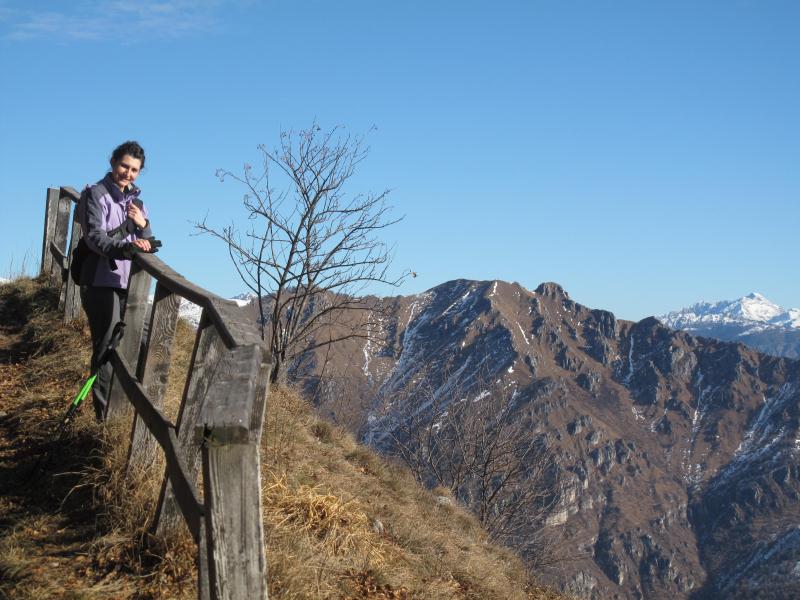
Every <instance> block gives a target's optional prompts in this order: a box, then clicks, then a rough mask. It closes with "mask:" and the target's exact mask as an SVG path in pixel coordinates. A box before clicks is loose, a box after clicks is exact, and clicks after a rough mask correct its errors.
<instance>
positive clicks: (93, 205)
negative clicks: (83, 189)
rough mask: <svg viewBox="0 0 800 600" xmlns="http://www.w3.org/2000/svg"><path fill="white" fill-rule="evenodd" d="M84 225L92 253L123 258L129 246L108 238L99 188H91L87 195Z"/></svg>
mask: <svg viewBox="0 0 800 600" xmlns="http://www.w3.org/2000/svg"><path fill="white" fill-rule="evenodd" d="M84 214H85V223H84V227H85V230H84V234H83V235H84V238H85V239H86V244H87V245H88V246H89V249H90V250H91V251H92V252H95V253H97V254H100V255H102V256H105V257H107V258H123V254H122V250H123V249H124V248H125V247H126V246H127V245H128V242H126V241H125V240H118V239H114V238H110V237H108V233H107V232H106V229H105V227H104V226H103V224H104V222H105V219H104V218H103V216H104V215H103V204H102V203H101V202H100V193H99V191H98V190H97V187H93V188H91V190H90V191H89V193H88V194H86V212H85V213H84Z"/></svg>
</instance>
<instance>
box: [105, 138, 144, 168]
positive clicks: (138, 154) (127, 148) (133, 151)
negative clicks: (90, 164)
mask: <svg viewBox="0 0 800 600" xmlns="http://www.w3.org/2000/svg"><path fill="white" fill-rule="evenodd" d="M126 154H128V155H130V156H131V157H132V158H138V159H139V160H140V161H142V169H144V148H142V147H141V146H140V145H139V142H134V141H133V140H129V141H127V142H125V143H123V144H120V145H119V146H117V147H116V148H114V152H112V153H111V162H112V163H115V162H117V161H118V160H119V159H121V158H122V157H123V156H125V155H126Z"/></svg>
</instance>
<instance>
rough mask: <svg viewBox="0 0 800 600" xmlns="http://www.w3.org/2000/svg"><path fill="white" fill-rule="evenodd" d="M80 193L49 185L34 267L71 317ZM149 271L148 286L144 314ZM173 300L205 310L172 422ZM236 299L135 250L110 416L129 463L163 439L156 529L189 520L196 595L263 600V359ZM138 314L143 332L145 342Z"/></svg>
mask: <svg viewBox="0 0 800 600" xmlns="http://www.w3.org/2000/svg"><path fill="white" fill-rule="evenodd" d="M79 197H80V194H78V192H76V191H75V190H74V189H73V188H70V187H62V188H60V189H55V188H50V189H48V190H47V201H46V212H45V226H44V242H43V245H42V273H45V274H49V276H50V281H51V283H52V285H54V286H60V289H61V296H60V307H61V308H63V310H64V316H65V319H66V320H67V321H70V320H72V319H74V318H76V317H77V316H78V315H79V314H80V312H81V301H80V290H79V289H78V287H77V286H76V285H74V284H73V283H72V280H71V279H70V278H69V276H68V269H69V257H70V256H71V254H72V249H73V248H74V247H75V245H76V244H77V243H78V240H79V239H80V237H81V226H80V223H79V222H78V221H77V218H76V216H75V213H76V212H77V211H74V210H72V206H73V204H77V202H78V200H79ZM71 215H72V216H71ZM70 224H71V229H72V235H71V237H70V240H69V246H67V239H68V233H69V229H70ZM152 278H155V279H156V289H155V296H154V300H153V304H152V308H151V309H150V311H149V312H148V305H149V303H148V295H149V292H150V288H151V284H152ZM180 298H186V299H187V300H190V301H191V302H194V303H195V304H198V305H199V306H201V307H202V309H203V310H202V317H201V319H200V324H199V326H198V329H197V336H196V338H195V344H194V351H193V353H192V360H191V365H190V367H189V372H188V374H187V378H186V383H185V386H184V393H183V398H182V401H181V407H180V412H179V415H178V419H177V422H176V423H174V424H173V423H171V422H170V421H169V420H168V419H167V418H166V417H165V416H164V415H163V414H162V412H161V408H162V407H163V395H164V390H165V389H166V383H167V374H168V372H169V365H170V352H171V348H172V340H173V338H174V336H175V328H176V324H177V320H178V308H179V304H180ZM237 308H238V307H237V306H236V304H235V303H234V302H232V301H229V300H224V299H222V298H220V297H218V296H216V295H214V294H212V293H210V292H208V291H206V290H204V289H202V288H200V287H198V286H196V285H194V284H193V283H191V282H190V281H188V280H186V279H185V278H184V277H182V276H181V275H179V274H178V273H176V272H175V271H173V270H172V269H171V268H170V267H169V266H167V265H166V264H165V263H164V262H163V261H161V260H160V259H158V258H157V257H156V256H155V255H152V254H137V255H136V256H135V258H134V260H133V262H132V264H131V276H130V283H129V285H128V300H127V308H126V311H125V323H126V328H125V336H124V337H123V339H122V342H121V344H120V345H119V347H118V348H117V349H116V350H115V351H114V352H113V354H112V359H111V360H112V363H113V366H114V377H113V381H112V385H111V391H110V395H109V409H108V410H109V418H114V419H116V418H122V419H125V421H124V422H126V423H130V449H129V453H128V463H127V469H128V473H129V474H131V475H132V474H133V473H134V472H135V470H137V469H146V468H148V467H150V466H151V465H152V464H153V461H154V460H155V459H156V456H157V452H158V446H160V448H161V450H162V451H163V453H164V456H165V458H166V465H167V467H166V473H165V475H164V479H163V483H162V487H161V495H160V498H159V501H158V507H157V510H156V513H155V515H154V517H153V528H154V529H155V530H156V531H157V532H158V533H161V534H165V535H169V534H170V532H171V531H174V528H176V527H180V526H181V519H183V520H184V521H185V522H186V525H187V526H188V528H189V531H190V532H191V534H192V536H193V537H194V540H195V542H196V543H197V566H198V586H197V587H198V597H199V598H200V599H201V600H205V599H234V598H236V599H239V598H247V599H250V598H267V575H266V573H267V566H266V558H265V555H264V534H263V527H262V521H261V473H260V464H261V463H260V456H259V448H260V441H261V429H262V424H263V420H264V410H265V404H266V396H267V389H268V382H269V369H270V361H269V357H268V355H267V353H266V352H265V351H264V348H263V345H262V343H261V340H260V338H259V336H258V334H257V331H256V329H255V327H254V325H253V324H250V323H248V322H247V321H245V320H243V319H242V316H241V314H240V312H239V311H238V310H237ZM146 319H149V328H148V332H149V334H148V335H147V336H146V340H143V337H144V336H143V331H144V325H145V320H146ZM200 457H202V460H201V459H200ZM199 463H202V477H200V474H199V472H198V470H199V466H200V464H199ZM198 480H202V490H203V494H202V500H201V499H200V494H199V493H198V488H197V485H196V482H197V481H198Z"/></svg>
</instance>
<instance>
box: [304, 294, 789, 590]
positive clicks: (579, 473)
mask: <svg viewBox="0 0 800 600" xmlns="http://www.w3.org/2000/svg"><path fill="white" fill-rule="evenodd" d="M372 302H373V303H374V306H375V309H376V315H378V316H377V318H376V319H375V323H377V324H378V325H376V329H375V331H373V332H372V333H373V335H372V336H371V338H370V339H368V340H366V341H365V340H359V339H353V340H348V341H346V342H343V343H341V344H338V345H337V346H336V347H335V348H331V349H327V350H325V351H318V352H317V353H315V354H314V355H313V356H312V357H311V358H310V359H308V360H306V361H304V363H303V364H301V365H298V367H297V369H296V375H298V377H300V379H301V380H302V381H305V382H306V385H307V386H308V388H309V390H311V391H314V392H315V393H316V395H317V400H318V402H319V404H320V407H321V409H322V410H325V411H328V412H329V413H330V414H331V415H332V416H333V417H334V418H337V419H339V420H340V421H343V422H345V421H346V422H349V423H350V424H351V425H352V426H354V427H358V428H360V430H361V433H362V435H363V437H364V438H365V439H366V440H368V441H371V442H372V443H373V444H375V445H378V446H380V444H381V439H382V438H383V437H385V436H386V434H387V427H391V422H390V421H387V420H386V418H385V415H386V414H387V412H388V411H390V410H391V409H392V407H393V403H396V402H414V400H413V398H412V397H411V396H409V395H408V394H406V393H405V391H406V390H407V389H408V388H409V386H410V385H412V383H413V382H415V381H418V380H419V379H420V378H425V379H426V380H427V381H428V383H429V384H430V387H431V389H433V390H435V393H436V394H440V395H441V396H442V397H444V398H446V397H447V394H448V393H449V390H453V389H456V388H459V389H465V382H466V384H467V386H468V385H472V386H473V388H472V390H471V393H470V397H472V398H473V399H475V400H479V398H480V397H481V394H482V390H481V386H482V385H485V384H486V382H487V381H492V382H499V383H501V384H502V386H504V387H505V388H507V389H508V390H509V393H511V394H513V397H514V400H515V403H516V406H515V410H516V411H517V413H518V415H519V419H521V420H523V421H524V422H526V423H529V424H530V427H531V433H532V434H534V433H535V434H537V435H539V434H545V435H546V436H547V439H548V440H549V443H550V445H551V448H552V449H553V451H554V452H555V453H556V455H557V457H558V458H557V461H558V465H559V468H560V469H561V470H562V471H563V473H564V475H565V480H566V481H567V482H568V487H567V490H566V492H565V493H564V495H563V498H562V500H561V504H560V506H559V508H558V510H557V511H556V512H555V513H554V514H553V515H552V517H551V519H550V523H551V525H552V527H553V528H554V530H555V531H557V532H558V535H559V537H560V538H561V539H562V540H563V544H564V546H565V547H566V548H569V553H570V561H569V563H568V565H566V566H565V568H564V569H563V571H562V572H554V573H552V574H551V578H552V579H551V580H552V581H553V582H554V583H556V584H557V585H559V586H560V587H561V588H562V589H563V590H565V591H567V592H570V593H574V594H576V595H578V596H580V597H583V598H648V599H649V598H696V599H699V598H719V597H736V596H737V594H745V595H744V596H741V597H748V596H747V595H746V594H747V593H749V592H748V590H751V589H752V588H753V587H754V586H755V587H758V588H759V589H760V590H761V591H762V592H763V591H764V590H767V592H769V593H771V594H773V595H772V596H764V597H776V598H779V597H792V596H791V594H793V593H798V594H800V567H798V564H800V532H798V531H797V526H796V523H797V522H798V520H797V518H796V515H797V514H798V513H799V512H800V485H798V479H797V478H798V476H800V472H798V471H799V469H798V455H799V453H800V433H799V431H800V425H799V422H800V415H798V405H800V362H798V361H793V360H788V359H785V358H777V357H773V356H767V355H764V354H760V353H758V352H756V351H754V350H752V349H750V348H748V347H746V346H744V345H743V344H732V343H724V342H718V341H714V340H709V339H702V338H697V337H694V336H692V335H690V334H688V333H685V332H681V331H674V330H671V329H669V328H668V327H665V326H664V325H663V324H661V323H660V322H659V321H658V320H657V319H655V318H652V317H651V318H648V319H644V320H642V321H640V322H638V323H632V322H629V321H623V320H618V319H616V318H615V317H614V315H613V314H612V313H610V312H607V311H603V310H596V309H595V310H593V309H590V308H588V307H585V306H582V305H581V304H578V303H577V302H575V301H573V300H572V299H571V298H570V297H569V295H568V294H567V293H566V292H565V291H564V290H563V289H562V288H561V287H560V286H558V285H557V284H555V283H546V284H542V285H540V286H539V287H538V288H537V289H536V290H535V291H533V292H530V291H528V290H526V289H524V288H523V287H522V286H520V285H519V284H516V283H506V282H502V281H488V282H487V281H483V282H480V281H467V280H456V281H451V282H448V283H445V284H442V285H440V286H437V287H436V288H433V289H431V290H429V291H427V292H425V293H424V294H418V295H415V296H408V297H395V298H384V299H372ZM323 368H324V370H325V377H324V378H319V375H320V371H321V370H322V369H323ZM476 374H480V377H477V376H475V375H476ZM343 397H346V398H347V399H348V401H347V402H343V401H342V400H341V398H343ZM413 409H414V410H417V411H425V410H426V406H424V405H422V404H420V405H419V406H414V407H413ZM435 416H436V415H430V417H431V418H435ZM785 594H790V595H785Z"/></svg>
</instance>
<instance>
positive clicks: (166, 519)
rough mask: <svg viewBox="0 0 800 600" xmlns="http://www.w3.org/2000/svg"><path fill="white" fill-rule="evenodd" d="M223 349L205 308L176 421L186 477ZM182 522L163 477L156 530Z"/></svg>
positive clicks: (192, 468)
mask: <svg viewBox="0 0 800 600" xmlns="http://www.w3.org/2000/svg"><path fill="white" fill-rule="evenodd" d="M225 350H226V348H225V343H224V341H223V340H222V337H221V336H220V334H219V331H217V328H216V327H214V326H213V325H212V323H211V320H210V319H209V318H208V315H207V314H206V311H203V314H202V316H201V318H200V324H199V325H198V328H197V336H196V337H195V343H194V350H193V352H192V361H191V366H190V368H189V374H188V376H187V379H186V385H185V386H184V390H183V400H182V402H181V408H180V412H179V414H178V420H177V421H176V428H177V430H178V453H179V454H180V455H181V458H182V459H183V461H184V464H185V465H186V467H187V469H188V471H189V477H194V478H196V477H197V474H198V472H199V468H198V466H199V460H198V459H199V456H200V454H199V450H200V443H199V442H198V441H197V440H196V439H195V435H194V433H195V432H194V426H195V423H197V420H198V418H199V416H200V409H201V407H202V405H203V400H204V398H205V397H206V394H207V393H208V389H209V387H210V385H211V382H212V381H213V380H214V377H215V375H216V372H217V369H218V368H219V366H220V364H221V358H222V356H223V353H224V352H225ZM182 522H183V517H182V516H181V510H180V507H179V506H178V502H177V500H176V499H175V494H174V492H173V490H172V486H171V485H170V484H169V481H168V480H167V479H166V478H165V479H164V483H163V484H162V487H161V496H160V498H159V502H158V509H157V511H156V515H155V519H154V523H155V530H156V533H158V534H160V535H165V534H167V532H169V531H170V530H172V529H174V528H176V527H179V526H180V525H181V523H182Z"/></svg>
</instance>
